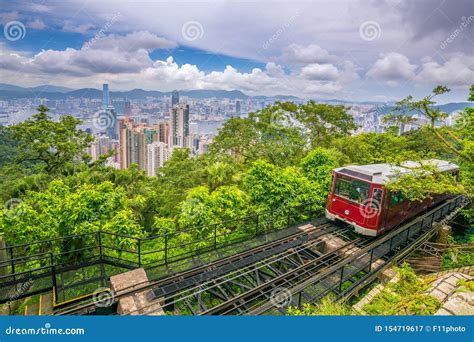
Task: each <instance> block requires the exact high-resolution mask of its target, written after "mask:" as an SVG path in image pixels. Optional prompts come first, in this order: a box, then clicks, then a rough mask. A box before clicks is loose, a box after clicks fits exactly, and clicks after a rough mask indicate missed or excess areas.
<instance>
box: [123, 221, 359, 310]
mask: <svg viewBox="0 0 474 342" xmlns="http://www.w3.org/2000/svg"><path fill="white" fill-rule="evenodd" d="M317 228H319V230H318V231H317V232H318V234H316V235H315V234H314V231H313V232H312V239H311V240H307V241H304V242H303V243H298V244H297V245H296V246H289V245H282V248H281V251H279V252H278V251H276V250H275V249H272V250H271V251H270V252H271V254H269V255H268V257H266V258H259V259H260V260H255V259H253V258H250V259H246V258H244V259H242V260H245V262H243V263H238V264H236V265H234V267H233V270H231V271H227V270H226V268H218V269H216V270H218V272H215V273H212V274H208V275H211V277H207V278H203V277H198V278H195V279H194V281H193V282H189V281H188V282H187V281H184V282H178V285H179V286H177V287H178V288H179V289H181V291H170V288H168V289H167V288H166V286H165V287H163V288H159V287H158V288H155V291H154V292H155V295H156V298H165V299H166V300H165V304H164V305H163V308H164V309H165V310H167V311H174V312H175V313H179V314H188V313H189V314H193V315H202V314H230V313H233V312H235V313H236V314H243V313H245V310H246V309H247V308H249V307H250V306H251V305H253V304H254V303H255V301H256V300H258V299H259V298H261V299H262V300H265V299H266V300H268V297H269V294H270V292H271V291H272V289H275V288H277V287H278V286H285V285H286V286H290V285H291V284H296V283H298V282H300V281H302V280H304V279H306V278H307V277H310V276H312V275H314V274H315V273H317V272H319V271H320V270H322V269H324V268H326V267H328V266H330V265H332V264H333V263H335V262H337V261H340V260H342V258H343V257H342V256H341V254H340V252H341V251H342V250H348V249H350V248H361V247H362V246H363V245H364V244H365V243H366V241H368V239H367V238H362V237H358V238H354V236H352V235H350V234H348V233H349V230H348V229H345V228H339V227H335V226H333V225H331V224H330V225H326V226H323V227H317ZM327 234H333V235H334V236H338V237H344V238H346V239H348V240H350V241H347V243H346V244H344V245H343V246H341V247H340V248H338V249H336V250H334V251H332V252H330V253H326V254H322V255H321V253H316V252H315V250H316V249H317V247H318V246H319V245H320V244H321V240H319V239H318V237H321V236H323V235H327ZM298 235H301V234H298ZM261 256H262V255H261ZM145 308H146V307H145ZM145 308H142V309H145ZM131 314H133V312H132V313H131Z"/></svg>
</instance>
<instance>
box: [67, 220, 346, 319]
mask: <svg viewBox="0 0 474 342" xmlns="http://www.w3.org/2000/svg"><path fill="white" fill-rule="evenodd" d="M313 222H314V223H315V224H318V225H316V226H312V227H313V228H312V229H309V230H306V231H301V230H298V231H297V232H296V233H293V234H290V235H288V236H284V237H282V238H279V239H276V240H274V241H270V242H268V243H264V244H261V245H259V246H257V247H253V248H250V249H247V250H244V251H242V252H240V253H237V254H234V255H231V256H228V257H225V258H221V259H219V260H216V261H214V262H211V263H207V264H203V265H200V266H196V267H193V268H190V269H188V270H185V271H183V272H179V273H176V274H174V275H171V276H168V277H164V278H161V279H158V280H156V281H152V282H150V283H146V284H135V285H134V286H133V288H130V291H127V289H126V288H125V289H124V290H123V291H121V293H120V294H119V295H118V296H117V297H116V299H120V298H121V297H125V296H127V295H129V294H130V293H133V292H135V291H141V290H144V289H150V288H153V289H154V291H155V295H157V296H159V297H169V296H172V295H173V294H175V293H178V292H179V291H183V290H185V289H187V288H189V287H192V286H195V285H197V284H201V283H203V282H205V281H206V280H209V279H213V278H216V277H219V276H222V275H224V274H227V273H229V272H232V271H234V270H236V269H239V268H243V267H246V266H249V265H252V264H254V263H256V262H258V261H259V260H262V259H264V258H268V257H271V256H273V255H275V254H277V253H280V252H282V251H286V250H288V249H291V248H295V247H297V246H300V245H303V244H306V243H308V241H310V239H315V238H318V237H321V236H324V235H328V234H331V233H334V232H336V231H337V230H339V229H340V227H337V226H336V225H334V224H332V223H328V221H327V220H326V219H317V220H315V221H313ZM316 222H317V223H316ZM307 225H308V224H307ZM303 226H304V224H303ZM344 231H346V233H348V230H347V229H344ZM339 234H341V233H339ZM311 253H312V252H311V251H310V250H307V251H304V252H302V253H301V254H300V258H305V259H310V258H313V257H314V255H312V254H311ZM313 254H314V253H313ZM93 310H94V303H85V304H79V305H74V306H72V307H68V308H65V309H64V310H61V311H60V312H58V314H60V315H70V314H85V313H89V312H92V311H93Z"/></svg>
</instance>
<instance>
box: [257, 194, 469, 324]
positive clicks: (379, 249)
mask: <svg viewBox="0 0 474 342" xmlns="http://www.w3.org/2000/svg"><path fill="white" fill-rule="evenodd" d="M468 203H469V201H468V200H467V199H466V198H464V197H463V196H458V197H456V198H453V199H451V200H448V201H446V202H445V203H443V204H442V205H440V206H438V207H436V208H434V209H432V210H431V211H429V212H428V213H426V214H424V215H421V216H419V217H417V218H416V219H414V220H412V221H410V222H408V223H407V224H405V225H403V226H401V227H399V228H398V229H396V230H394V231H390V232H388V233H387V234H385V235H384V236H382V237H381V238H379V239H377V240H375V241H374V242H373V243H372V244H370V245H369V246H367V247H365V248H363V249H361V250H360V251H358V252H357V253H354V254H353V255H351V256H350V257H348V258H345V259H344V260H343V261H342V262H340V263H337V264H336V265H334V266H332V267H329V268H328V269H327V270H325V271H323V272H321V273H320V274H318V275H316V276H314V277H311V278H309V279H307V280H306V281H304V282H301V283H300V284H298V285H297V286H295V287H294V288H292V289H288V290H289V291H290V293H291V295H292V296H291V298H292V302H291V303H290V306H291V305H294V306H298V307H300V308H301V306H302V304H303V303H314V302H316V301H318V300H320V299H321V298H323V297H324V296H326V295H327V294H329V293H331V292H333V293H336V296H337V297H336V298H338V299H340V298H346V297H348V296H349V295H350V294H352V293H353V292H354V291H355V290H357V289H359V288H361V287H363V286H366V285H368V284H369V283H370V281H369V280H370V279H373V278H374V277H375V276H376V275H377V274H378V273H379V272H380V271H381V270H383V269H384V268H386V267H387V266H388V265H389V264H390V262H392V261H393V260H399V258H401V257H403V256H404V255H406V253H408V252H409V251H411V250H413V248H416V246H418V245H419V244H421V243H422V242H424V241H426V239H428V238H430V237H431V236H432V235H433V234H434V233H436V231H437V230H438V228H439V226H440V224H439V221H443V219H444V220H447V221H449V219H451V217H450V216H449V215H450V214H453V213H454V214H455V213H457V212H458V211H459V210H460V209H461V208H463V207H464V206H466V205H467V204H468ZM446 218H447V219H446ZM434 223H437V224H434ZM268 312H272V313H274V307H273V304H272V303H271V302H267V303H265V304H263V305H262V306H261V307H258V308H256V309H255V310H253V311H252V312H251V314H252V315H257V314H263V313H268Z"/></svg>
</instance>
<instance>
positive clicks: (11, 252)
mask: <svg viewBox="0 0 474 342" xmlns="http://www.w3.org/2000/svg"><path fill="white" fill-rule="evenodd" d="M10 264H11V268H12V275H13V280H16V276H15V261H14V260H13V247H10Z"/></svg>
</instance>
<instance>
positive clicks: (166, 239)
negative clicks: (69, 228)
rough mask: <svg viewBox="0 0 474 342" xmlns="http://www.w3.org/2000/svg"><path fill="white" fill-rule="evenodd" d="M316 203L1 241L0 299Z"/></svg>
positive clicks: (174, 250)
mask: <svg viewBox="0 0 474 342" xmlns="http://www.w3.org/2000/svg"><path fill="white" fill-rule="evenodd" d="M321 209H322V208H321V206H320V205H319V204H317V203H315V202H310V203H304V204H301V205H297V206H291V207H285V208H280V209H276V210H271V211H265V212H260V213H256V214H253V215H250V216H246V217H241V218H236V219H233V220H229V221H225V222H219V223H216V224H212V225H207V226H200V227H193V228H186V229H181V230H177V231H176V232H171V233H167V234H162V235H155V236H150V237H146V238H137V237H133V236H127V235H123V234H117V233H112V232H105V231H97V232H91V233H84V234H77V235H70V236H64V237H58V238H53V239H48V240H42V241H35V242H31V243H27V244H20V245H13V246H6V247H3V248H0V253H2V252H3V253H4V254H5V252H6V255H7V259H6V260H3V261H0V269H3V273H4V275H2V276H0V303H5V302H8V301H11V299H12V298H13V297H15V298H16V299H19V298H24V297H27V296H30V295H33V294H36V293H40V292H45V291H49V290H53V289H54V291H55V294H54V295H55V298H59V297H60V296H58V293H57V291H58V281H57V277H58V276H62V274H65V273H66V272H72V271H74V270H78V269H81V268H85V267H89V266H91V265H94V264H96V265H97V264H108V265H111V266H115V267H118V268H119V269H120V268H121V269H122V270H121V271H122V272H123V269H133V268H137V267H144V268H153V267H158V266H163V265H165V266H166V265H168V264H169V263H173V262H177V261H180V260H184V259H187V258H190V257H193V256H196V255H200V254H203V253H206V252H209V251H212V250H217V249H220V248H223V247H226V246H230V245H232V244H236V243H238V242H242V241H245V240H247V239H251V238H253V237H255V236H258V235H261V234H265V233H269V232H273V231H276V230H280V229H283V228H285V227H289V226H291V225H293V224H296V223H299V222H303V221H307V220H309V219H311V218H313V217H315V216H319V215H320V214H321ZM0 255H1V254H0ZM110 275H112V274H108V276H110ZM90 278H91V279H92V278H94V275H93V274H91V276H90ZM26 282H32V284H31V285H30V286H29V287H25V289H23V292H22V293H17V292H15V291H16V289H17V287H18V286H17V285H18V284H22V283H26ZM61 286H62V287H65V286H66V285H64V284H63V285H61V284H59V287H61ZM67 286H68V287H70V286H71V285H67ZM17 297H18V298H17ZM63 299H65V298H63Z"/></svg>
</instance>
